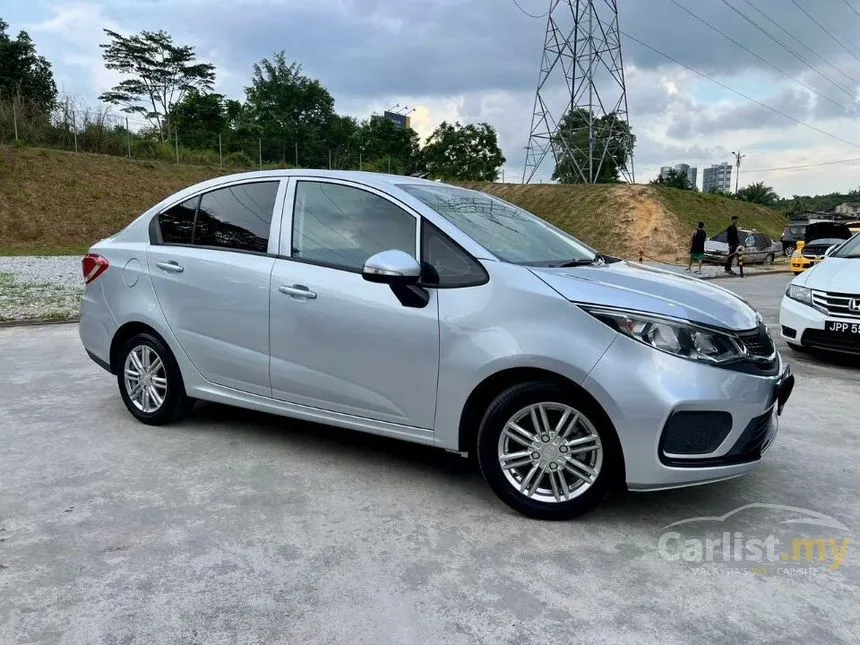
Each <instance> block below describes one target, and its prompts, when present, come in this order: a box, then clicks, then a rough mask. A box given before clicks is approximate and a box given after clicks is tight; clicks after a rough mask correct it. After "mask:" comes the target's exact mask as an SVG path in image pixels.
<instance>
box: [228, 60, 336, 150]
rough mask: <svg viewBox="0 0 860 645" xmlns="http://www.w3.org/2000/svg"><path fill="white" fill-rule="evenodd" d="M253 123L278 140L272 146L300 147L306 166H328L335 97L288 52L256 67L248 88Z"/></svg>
mask: <svg viewBox="0 0 860 645" xmlns="http://www.w3.org/2000/svg"><path fill="white" fill-rule="evenodd" d="M245 94H246V97H247V106H248V110H249V111H250V114H251V120H252V122H253V124H254V126H255V129H256V131H257V133H258V135H259V136H262V137H264V143H265V139H277V140H279V141H278V142H271V143H270V145H279V146H284V145H285V144H287V143H289V144H290V146H292V144H298V146H299V148H300V151H301V163H302V165H305V166H312V167H313V166H320V165H323V164H326V165H327V164H328V145H327V144H328V141H327V130H328V129H329V127H330V126H331V125H332V124H333V122H334V119H335V116H336V115H335V113H334V98H333V97H332V95H331V94H330V93H329V91H328V90H327V89H326V88H324V87H323V86H322V84H320V82H319V81H318V80H316V79H312V78H309V77H307V76H305V75H304V74H302V67H301V65H299V64H298V63H295V62H294V63H289V64H288V63H287V61H286V57H285V55H284V52H283V51H281V52H278V53H277V54H275V55H274V57H273V59H272V60H271V61H270V60H268V59H266V58H263V59H262V60H261V61H260V62H259V63H255V64H254V76H253V78H252V79H251V86H250V87H247V88H245Z"/></svg>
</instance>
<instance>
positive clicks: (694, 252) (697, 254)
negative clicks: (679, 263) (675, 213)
mask: <svg viewBox="0 0 860 645" xmlns="http://www.w3.org/2000/svg"><path fill="white" fill-rule="evenodd" d="M707 238H708V234H707V233H705V223H704V222H699V225H698V226H697V227H696V230H695V231H693V237H692V238H690V263H689V264H688V265H687V271H692V269H693V262H698V263H699V268H698V269H696V273H701V272H702V262H703V261H704V259H705V240H706V239H707Z"/></svg>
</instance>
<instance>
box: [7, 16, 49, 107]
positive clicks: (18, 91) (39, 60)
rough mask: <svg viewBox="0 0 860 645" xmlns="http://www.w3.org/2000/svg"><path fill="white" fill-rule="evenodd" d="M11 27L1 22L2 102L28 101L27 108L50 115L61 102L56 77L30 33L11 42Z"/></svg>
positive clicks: (25, 33) (21, 34)
mask: <svg viewBox="0 0 860 645" xmlns="http://www.w3.org/2000/svg"><path fill="white" fill-rule="evenodd" d="M8 28H9V24H8V23H7V22H6V21H4V20H3V19H2V18H0V99H5V100H10V99H13V98H20V97H26V105H27V107H29V108H31V109H33V110H34V111H35V112H37V113H42V114H47V113H48V112H50V111H51V109H52V108H53V107H54V103H55V101H56V99H57V86H56V85H55V84H54V73H53V71H52V69H51V63H49V62H48V61H47V60H45V58H44V57H43V56H39V55H38V54H37V53H36V46H35V45H34V44H33V41H32V40H30V36H29V35H28V34H27V32H26V31H21V32H19V33H18V37H17V38H14V39H13V38H11V37H10V36H9V34H8V33H6V30H7V29H8Z"/></svg>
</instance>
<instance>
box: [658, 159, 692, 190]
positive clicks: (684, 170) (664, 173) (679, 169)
mask: <svg viewBox="0 0 860 645" xmlns="http://www.w3.org/2000/svg"><path fill="white" fill-rule="evenodd" d="M672 170H674V171H675V172H676V173H677V174H679V175H687V181H689V182H690V186H693V187H695V186H696V182H697V181H698V179H699V169H698V168H696V167H695V166H692V167H691V166H690V164H686V163H679V164H678V165H676V166H675V167H674V168H673V167H672V166H661V167H660V176H661V177H662V178H663V179H665V178H666V177H668V176H669V172H670V171H672Z"/></svg>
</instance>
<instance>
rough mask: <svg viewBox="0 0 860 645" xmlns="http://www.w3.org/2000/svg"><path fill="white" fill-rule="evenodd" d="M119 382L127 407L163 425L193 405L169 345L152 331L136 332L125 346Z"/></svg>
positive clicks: (152, 423) (154, 422)
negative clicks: (149, 332)
mask: <svg viewBox="0 0 860 645" xmlns="http://www.w3.org/2000/svg"><path fill="white" fill-rule="evenodd" d="M118 365H119V370H118V372H117V384H118V385H119V391H120V395H121V396H122V400H123V403H125V406H126V408H128V410H129V412H131V413H132V414H133V415H134V416H135V417H136V418H137V419H138V420H139V421H142V422H143V423H146V424H149V425H162V424H165V423H169V422H171V421H176V420H178V419H179V418H181V417H182V415H183V414H184V413H185V412H186V411H187V410H188V408H189V407H190V403H189V399H188V397H187V396H186V395H185V385H184V384H183V382H182V374H181V372H180V371H179V366H178V365H177V364H176V359H174V357H173V354H172V353H171V351H170V349H169V348H168V347H167V346H166V345H165V344H164V343H163V342H162V341H161V340H160V339H158V338H157V337H155V336H153V335H152V334H146V333H143V334H137V335H136V336H133V337H132V338H129V339H128V340H127V341H126V342H125V343H124V344H123V346H122V349H121V350H120V355H119V363H118Z"/></svg>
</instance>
